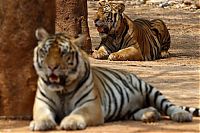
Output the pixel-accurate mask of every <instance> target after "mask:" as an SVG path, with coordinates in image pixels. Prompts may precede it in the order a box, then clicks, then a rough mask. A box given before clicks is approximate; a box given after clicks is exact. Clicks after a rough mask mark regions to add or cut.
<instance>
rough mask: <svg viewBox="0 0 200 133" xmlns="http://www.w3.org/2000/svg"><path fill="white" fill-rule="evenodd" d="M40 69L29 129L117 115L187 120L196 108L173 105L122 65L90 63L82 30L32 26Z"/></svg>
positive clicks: (73, 125) (82, 124)
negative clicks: (74, 33) (72, 33)
mask: <svg viewBox="0 0 200 133" xmlns="http://www.w3.org/2000/svg"><path fill="white" fill-rule="evenodd" d="M35 34H36V38H37V40H38V45H37V46H36V47H35V48H34V54H33V65H34V68H35V70H36V73H37V75H38V82H37V91H36V96H35V101H34V105H33V120H32V121H31V122H30V125H29V127H30V130H32V131H44V130H54V129H57V128H59V129H61V130H81V129H85V128H86V127H88V126H98V125H102V124H104V123H105V122H110V121H117V120H136V121H142V122H156V121H159V120H161V116H162V115H167V116H169V118H170V119H171V120H173V121H175V122H190V121H192V118H193V116H200V109H199V108H192V107H182V106H176V105H175V104H173V103H172V102H170V101H169V100H168V99H167V98H165V97H164V95H163V94H162V93H161V92H160V91H158V89H156V88H155V87H153V86H152V85H150V84H148V83H147V82H145V81H144V80H142V79H140V78H138V77H137V76H136V75H135V74H133V73H130V72H128V71H125V70H118V69H110V68H107V67H100V66H93V65H91V64H90V61H89V59H90V58H89V55H87V54H86V53H85V52H84V51H83V50H82V49H81V48H80V47H78V46H81V44H82V43H83V42H84V39H83V38H84V35H82V36H80V37H78V38H73V37H70V36H69V35H67V34H66V33H55V34H50V33H48V32H47V31H46V30H45V29H44V28H38V29H37V30H36V32H35Z"/></svg>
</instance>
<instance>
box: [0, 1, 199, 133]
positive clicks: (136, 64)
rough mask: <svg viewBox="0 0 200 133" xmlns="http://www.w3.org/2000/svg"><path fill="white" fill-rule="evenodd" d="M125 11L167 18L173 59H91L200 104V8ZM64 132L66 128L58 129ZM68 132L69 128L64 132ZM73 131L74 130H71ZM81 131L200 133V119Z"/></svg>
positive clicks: (7, 127)
mask: <svg viewBox="0 0 200 133" xmlns="http://www.w3.org/2000/svg"><path fill="white" fill-rule="evenodd" d="M96 6H97V5H96V4H93V3H92V2H90V4H89V5H88V7H89V9H88V12H89V27H90V35H91V37H92V43H93V46H94V47H95V46H97V45H98V44H99V41H100V39H99V37H98V33H97V31H96V29H95V27H94V24H93V20H92V17H93V16H94V14H95V11H96V9H97V7H96ZM125 13H126V14H127V15H128V16H130V17H131V18H132V19H136V18H146V19H154V18H160V19H162V20H164V21H165V23H166V24H167V27H168V29H169V31H170V34H171V40H172V43H171V48H170V50H169V52H170V53H171V56H170V58H166V59H161V60H156V61H146V62H144V61H124V62H122V61H117V62H115V61H106V60H104V61H102V60H95V59H91V64H92V65H94V66H104V67H110V68H115V69H125V70H127V71H130V72H133V73H135V74H136V75H138V76H139V77H141V78H143V79H144V80H146V81H147V82H149V83H150V84H152V85H154V86H155V87H157V88H158V89H159V90H160V91H161V92H162V93H163V94H164V95H166V97H167V98H169V99H170V100H171V101H172V102H174V103H176V104H177V105H189V106H194V107H200V103H199V102H200V85H199V83H200V77H199V74H200V69H199V66H200V60H199V57H200V52H199V51H200V49H199V47H200V41H199V40H200V10H195V11H189V10H184V9H173V8H172V9H170V8H169V9H163V8H157V7H153V6H147V5H143V6H137V7H133V6H131V5H127V6H126V10H125ZM28 125H29V121H11V120H6V121H5V120H0V133H1V132H20V133H21V132H24V133H26V132H28V131H29V130H28ZM52 132H54V133H55V131H52ZM56 132H62V131H59V130H58V131H56ZM63 132H65V131H63ZM68 132H71V131H68ZM76 132H77V133H79V132H80V133H96V132H97V133H108V132H113V133H116V132H123V133H133V132H154V133H155V132H171V133H175V132H200V118H194V119H193V122H191V123H176V122H172V121H170V120H169V119H168V117H164V118H163V120H161V121H159V122H156V123H149V124H146V123H142V122H135V121H126V122H122V121H119V122H112V123H106V124H104V125H102V126H98V127H89V128H87V129H86V130H84V131H76Z"/></svg>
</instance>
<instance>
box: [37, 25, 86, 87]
mask: <svg viewBox="0 0 200 133" xmlns="http://www.w3.org/2000/svg"><path fill="white" fill-rule="evenodd" d="M36 38H37V40H38V45H37V47H35V49H34V59H33V61H34V67H35V70H36V72H37V74H38V76H39V78H40V79H41V80H43V82H44V83H45V84H46V85H47V86H48V87H47V88H49V89H50V90H52V91H62V90H63V89H64V88H65V86H69V85H71V84H72V83H74V82H75V81H76V80H77V79H78V77H79V76H81V75H80V73H81V71H84V67H82V64H84V63H85V59H84V56H83V55H82V54H83V52H82V51H81V50H80V49H79V48H78V46H77V45H79V43H82V42H81V41H82V40H83V39H82V38H83V37H79V38H78V39H74V38H72V37H70V36H67V35H66V34H64V33H56V34H53V35H51V34H49V33H48V32H47V31H46V30H45V29H43V28H39V29H37V30H36ZM66 91H67V90H66Z"/></svg>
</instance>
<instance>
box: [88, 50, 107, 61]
mask: <svg viewBox="0 0 200 133" xmlns="http://www.w3.org/2000/svg"><path fill="white" fill-rule="evenodd" d="M92 57H93V58H95V59H107V58H108V54H107V53H105V52H101V51H98V50H94V52H93V53H92Z"/></svg>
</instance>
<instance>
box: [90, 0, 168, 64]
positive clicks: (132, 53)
mask: <svg viewBox="0 0 200 133" xmlns="http://www.w3.org/2000/svg"><path fill="white" fill-rule="evenodd" d="M99 4H100V7H99V8H98V11H97V13H96V16H95V20H94V23H95V26H96V27H97V30H98V32H99V35H100V37H101V43H100V45H99V47H98V48H97V49H96V50H95V51H94V52H93V54H92V56H93V58H96V59H109V60H120V61H126V60H139V61H143V60H144V61H149V60H155V59H159V58H165V57H168V56H169V52H168V49H169V48H170V34H169V31H168V30H167V27H166V25H165V24H164V22H163V21H162V20H160V19H155V20H152V21H148V20H145V19H136V20H134V21H132V20H131V19H130V18H129V17H128V16H127V15H125V14H124V13H123V12H124V9H125V5H124V4H116V3H109V2H104V1H103V2H99Z"/></svg>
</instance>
